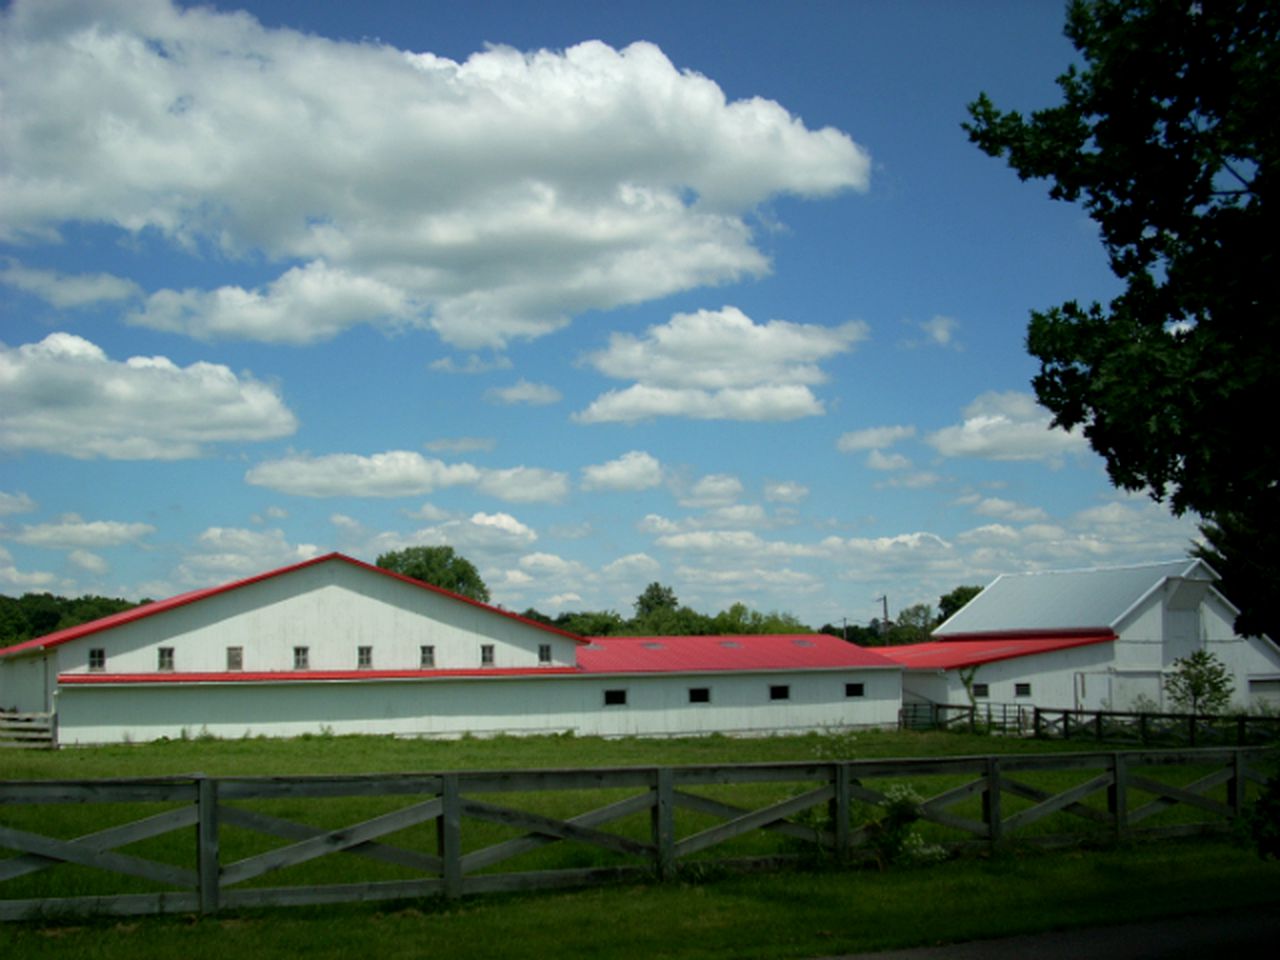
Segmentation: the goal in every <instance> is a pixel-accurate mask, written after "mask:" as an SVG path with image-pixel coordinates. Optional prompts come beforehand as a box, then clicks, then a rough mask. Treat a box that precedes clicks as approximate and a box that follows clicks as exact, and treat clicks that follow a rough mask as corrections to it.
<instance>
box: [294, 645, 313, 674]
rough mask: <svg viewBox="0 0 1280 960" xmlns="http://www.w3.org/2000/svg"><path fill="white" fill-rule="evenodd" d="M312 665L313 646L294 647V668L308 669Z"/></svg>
mask: <svg viewBox="0 0 1280 960" xmlns="http://www.w3.org/2000/svg"><path fill="white" fill-rule="evenodd" d="M310 666H311V648H310V647H294V648H293V669H295V670H307V669H309V668H310Z"/></svg>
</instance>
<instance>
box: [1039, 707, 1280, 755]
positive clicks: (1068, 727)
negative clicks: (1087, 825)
mask: <svg viewBox="0 0 1280 960" xmlns="http://www.w3.org/2000/svg"><path fill="white" fill-rule="evenodd" d="M1031 732H1032V733H1033V734H1034V735H1035V736H1037V737H1041V738H1044V739H1063V740H1072V739H1087V740H1094V741H1097V742H1107V743H1123V744H1127V745H1132V744H1138V745H1142V746H1146V745H1149V744H1165V745H1171V746H1173V745H1176V746H1184V745H1185V746H1191V747H1197V746H1231V745H1233V746H1249V745H1256V744H1266V743H1275V742H1276V741H1278V740H1280V717H1262V716H1250V715H1248V714H1237V715H1235V716H1230V715H1224V714H1199V713H1197V714H1188V713H1126V712H1122V711H1114V710H1044V709H1041V708H1039V707H1037V708H1036V710H1035V717H1034V720H1033V722H1032V725H1031Z"/></svg>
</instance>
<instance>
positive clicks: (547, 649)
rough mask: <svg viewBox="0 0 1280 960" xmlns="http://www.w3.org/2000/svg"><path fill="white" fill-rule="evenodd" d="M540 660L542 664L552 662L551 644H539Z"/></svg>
mask: <svg viewBox="0 0 1280 960" xmlns="http://www.w3.org/2000/svg"><path fill="white" fill-rule="evenodd" d="M538 662H539V663H541V664H548V663H550V662H551V644H549V643H540V644H538Z"/></svg>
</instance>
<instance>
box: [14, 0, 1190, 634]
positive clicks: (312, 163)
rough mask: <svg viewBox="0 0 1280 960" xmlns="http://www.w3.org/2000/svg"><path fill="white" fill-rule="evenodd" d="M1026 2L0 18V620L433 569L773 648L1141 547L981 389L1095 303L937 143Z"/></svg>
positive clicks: (1035, 53) (1049, 95) (1014, 393)
mask: <svg viewBox="0 0 1280 960" xmlns="http://www.w3.org/2000/svg"><path fill="white" fill-rule="evenodd" d="M1061 24H1062V5H1061V4H1059V3H1056V2H1029V0H1011V2H981V0H973V2H967V3H951V2H941V0H939V2H901V3H882V2H852V0H851V2H839V3H837V2H832V3H799V4H782V3H774V2H755V3H735V4H731V5H730V4H724V3H699V2H693V3H690V2H684V3H680V4H675V3H662V2H648V3H644V4H628V5H622V4H599V3H581V4H578V3H547V4H537V5H534V4H526V3H484V2H477V3H471V4H447V3H415V4H408V3H403V2H378V0H370V2H363V3H360V4H347V3H341V4H338V3H335V4H312V3H300V2H274V3H271V2H260V3H245V4H243V5H240V4H233V3H218V4H216V5H212V6H203V7H184V6H180V5H179V6H174V5H171V4H169V3H167V2H163V0H115V2H101V3H85V2H71V0H66V2H64V0H42V2H31V3H27V2H16V3H11V4H9V5H8V6H7V7H6V8H5V10H4V14H3V19H2V20H0V31H2V32H0V94H2V96H3V100H0V112H2V113H3V116H0V131H2V132H0V178H2V181H0V592H4V593H7V594H10V595H15V594H19V593H22V592H25V591H28V590H48V591H51V592H55V593H62V594H79V593H85V592H94V593H103V594H108V595H114V596H128V597H134V598H137V597H141V596H152V597H158V596H166V595H169V594H172V593H176V592H179V591H181V590H186V589H190V588H192V587H198V586H207V585H212V584H215V583H220V582H223V581H226V580H230V579H234V578H237V577H240V576H244V575H249V574H252V573H255V572H259V571H262V570H266V569H270V568H273V567H276V566H280V565H283V564H287V563H291V562H294V561H297V560H301V559H305V558H307V557H309V556H313V555H315V554H317V553H321V552H327V551H329V550H341V551H343V552H346V553H349V554H351V555H353V556H356V557H359V558H361V559H365V560H369V561H372V560H374V559H375V558H376V557H377V555H378V554H380V553H382V552H384V551H386V550H390V549H398V548H401V547H404V546H409V545H414V544H429V543H449V544H452V545H453V546H454V547H455V548H456V549H457V550H458V551H459V552H461V553H462V554H463V555H465V556H467V557H468V558H470V559H472V560H473V561H474V562H475V563H476V564H477V566H478V567H479V568H480V570H481V572H482V574H483V576H484V577H485V580H486V582H487V583H488V584H489V586H490V590H491V592H492V594H493V599H494V601H495V602H497V603H500V604H502V605H504V606H506V607H509V608H511V609H515V610H523V609H525V608H527V607H529V606H533V607H536V608H537V609H539V610H542V611H543V612H545V613H548V614H554V613H558V612H561V611H564V610H577V609H615V610H618V611H619V612H622V613H623V614H628V615H629V614H630V612H631V604H632V602H633V600H634V599H635V597H636V595H637V594H639V593H640V591H641V590H642V589H643V588H644V587H645V585H646V584H648V583H649V582H651V581H654V580H657V581H661V582H663V583H665V584H668V585H670V586H672V587H673V588H674V589H675V591H676V593H677V595H678V596H679V598H680V600H681V601H682V602H684V603H688V604H690V605H691V606H693V607H695V608H696V609H699V610H702V611H704V612H707V613H714V612H716V611H718V610H721V609H724V608H726V607H728V606H729V605H730V604H732V603H734V602H737V601H742V602H745V603H747V604H748V605H750V606H752V607H754V608H756V609H760V610H785V611H789V612H792V613H794V614H796V615H797V616H799V617H800V618H801V619H802V620H804V621H805V622H807V623H810V624H812V625H813V626H814V627H817V626H820V625H821V624H822V623H824V622H834V623H839V622H840V620H841V619H842V618H848V620H849V621H850V622H866V621H868V620H870V619H871V618H872V617H873V616H876V615H877V614H878V613H879V612H880V609H881V605H880V603H879V602H877V600H876V598H877V597H880V596H884V595H887V596H888V598H889V599H888V604H889V610H890V614H891V615H892V614H895V613H896V612H897V611H898V610H899V609H901V608H902V607H905V606H907V605H908V604H911V603H915V602H930V603H935V602H936V600H937V598H938V596H939V595H940V594H942V593H944V592H946V591H948V590H950V589H952V588H953V587H955V586H957V585H959V584H963V583H986V582H988V581H990V580H991V579H992V578H993V577H994V576H995V575H997V574H999V573H1005V572H1015V571H1023V570H1034V569H1044V568H1062V567H1080V566H1092V565H1099V564H1122V563H1128V562H1139V561H1147V560H1157V559H1167V558H1170V557H1175V556H1178V555H1181V554H1183V553H1185V551H1186V549H1187V547H1188V545H1189V543H1190V541H1191V539H1192V538H1193V536H1194V534H1195V527H1194V524H1193V522H1192V520H1191V518H1183V519H1175V518H1173V517H1171V516H1169V515H1168V513H1167V511H1165V510H1164V509H1163V508H1161V507H1160V506H1158V505H1156V504H1153V503H1151V502H1150V501H1148V500H1146V499H1145V498H1143V497H1141V496H1137V495H1132V494H1124V493H1120V492H1117V491H1115V490H1114V489H1113V488H1112V487H1111V486H1110V484H1109V483H1108V481H1107V478H1106V473H1105V470H1104V468H1103V464H1102V461H1101V460H1100V458H1098V457H1097V456H1096V455H1095V454H1093V453H1092V452H1090V451H1089V449H1088V447H1087V444H1086V443H1085V442H1084V441H1083V439H1082V438H1081V437H1079V436H1073V435H1069V434H1066V433H1064V432H1062V431H1060V430H1051V429H1049V426H1048V420H1049V418H1048V415H1047V413H1046V412H1045V411H1044V410H1042V409H1041V408H1039V407H1037V406H1036V404H1035V402H1034V398H1033V397H1032V395H1031V392H1030V385H1029V381H1030V378H1031V377H1032V376H1033V375H1034V373H1035V369H1036V365H1035V362H1034V361H1033V360H1032V359H1031V358H1030V357H1029V356H1028V355H1027V354H1026V352H1025V349H1024V337H1025V329H1026V321H1027V316H1028V311H1029V310H1030V309H1032V308H1044V307H1048V306H1052V305H1054V304H1057V303H1060V302H1061V301H1063V300H1065V299H1069V298H1078V299H1080V300H1086V301H1087V300H1092V299H1105V298H1108V297H1110V296H1111V295H1113V294H1114V292H1115V291H1116V289H1117V286H1116V282H1115V280H1114V279H1113V278H1112V277H1111V275H1110V274H1109V272H1108V271H1107V269H1106V263H1105V259H1104V256H1103V252H1102V249H1101V246H1100V244H1099V242H1098V238H1097V232H1096V230H1095V229H1094V227H1093V224H1092V223H1091V222H1090V221H1089V220H1088V218H1087V217H1086V216H1085V215H1084V214H1083V213H1082V212H1081V211H1080V210H1079V209H1078V208H1075V207H1071V206H1068V205H1064V204H1060V203H1055V202H1053V201H1050V200H1049V199H1048V197H1047V191H1046V189H1045V186H1044V185H1043V184H1037V183H1022V182H1020V181H1019V180H1018V178H1017V177H1016V176H1015V175H1014V174H1013V173H1012V172H1011V171H1010V170H1009V169H1008V168H1007V167H1006V166H1004V165H1003V164H1002V163H1000V162H998V161H995V160H992V159H989V158H987V157H986V156H984V155H983V154H981V153H980V152H979V151H978V150H977V149H976V148H974V147H973V146H971V145H970V144H969V143H968V142H967V140H966V138H965V135H964V133H963V131H962V130H961V128H960V124H961V123H962V122H963V120H964V119H965V115H966V114H965V105H966V104H967V103H968V102H970V101H971V100H972V99H974V98H975V97H976V96H977V94H978V93H979V92H982V91H986V92H988V93H989V94H990V95H991V96H992V98H993V99H994V100H995V102H996V103H997V104H998V105H1000V106H1002V107H1006V108H1018V109H1023V110H1029V109H1034V108H1036V107H1040V106H1046V105H1048V104H1050V103H1052V102H1054V101H1055V99H1056V87H1055V85H1054V78H1055V77H1056V76H1057V75H1058V74H1059V73H1060V72H1062V70H1063V69H1064V68H1065V66H1066V64H1067V63H1068V62H1070V60H1071V57H1072V54H1073V51H1072V49H1071V47H1070V45H1069V44H1068V42H1067V41H1066V40H1065V39H1064V38H1063V37H1062V33H1061Z"/></svg>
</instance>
